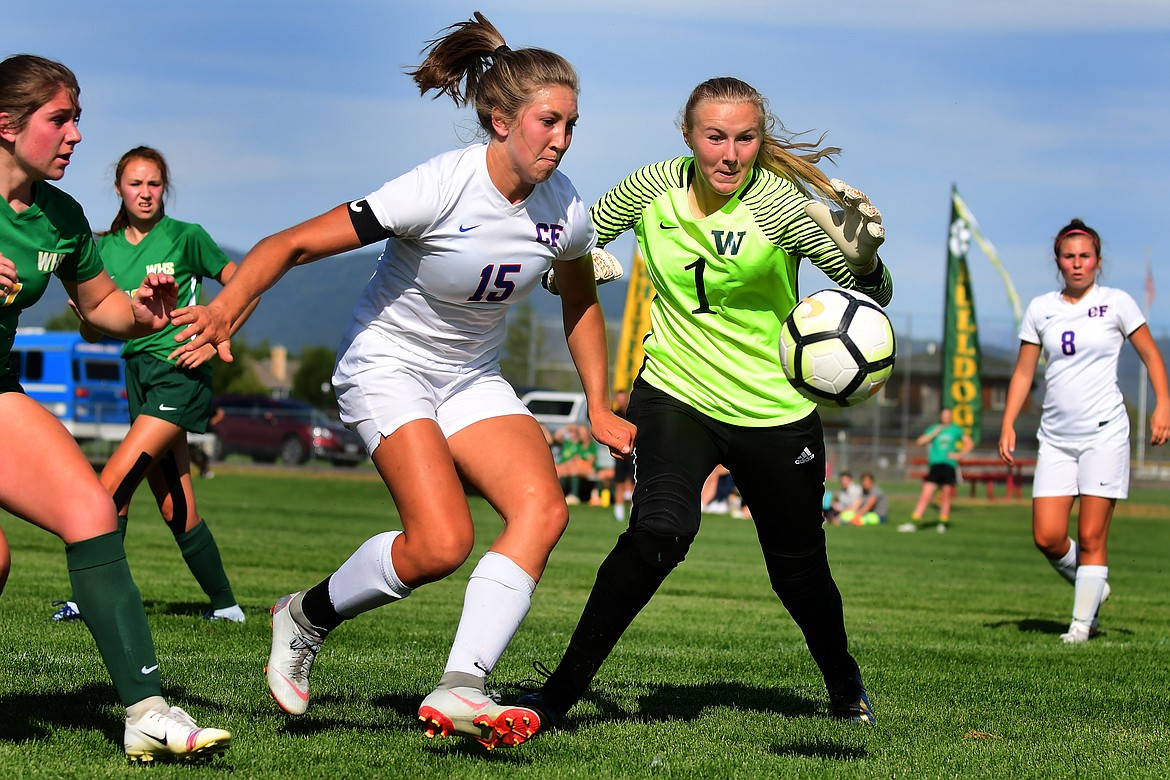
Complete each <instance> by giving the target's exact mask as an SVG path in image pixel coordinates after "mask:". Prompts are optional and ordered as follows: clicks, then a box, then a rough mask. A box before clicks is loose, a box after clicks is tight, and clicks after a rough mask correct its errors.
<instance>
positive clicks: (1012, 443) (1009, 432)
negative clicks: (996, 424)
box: [999, 428, 1016, 466]
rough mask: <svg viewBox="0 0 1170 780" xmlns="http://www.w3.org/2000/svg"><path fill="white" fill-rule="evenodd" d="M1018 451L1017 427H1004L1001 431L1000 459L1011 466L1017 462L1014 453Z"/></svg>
mask: <svg viewBox="0 0 1170 780" xmlns="http://www.w3.org/2000/svg"><path fill="white" fill-rule="evenodd" d="M1015 451H1016V429H1015V428H1004V429H1003V430H1001V431H1000V432H999V457H1000V459H1001V460H1002V461H1003V462H1004V463H1006V464H1008V465H1009V466H1011V465H1012V464H1013V463H1015V462H1016V461H1015V458H1013V457H1012V453H1013V452H1015Z"/></svg>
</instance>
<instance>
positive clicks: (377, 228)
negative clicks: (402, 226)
mask: <svg viewBox="0 0 1170 780" xmlns="http://www.w3.org/2000/svg"><path fill="white" fill-rule="evenodd" d="M348 211H349V221H350V222H352V223H353V229H354V232H355V233H357V237H358V241H361V242H362V246H368V245H370V244H374V243H377V242H378V241H385V240H386V239H388V238H393V237H394V234H393V233H392V232H391V231H390V230H388V229H387V228H386V226H385V225H383V224H382V223H381V222H379V221H378V218H377V217H376V216H374V210H373V209H372V208H370V204H369V203H366V199H365V198H362V199H361V200H355V201H353V202H352V203H350V204H349V209H348Z"/></svg>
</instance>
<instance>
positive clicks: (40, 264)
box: [37, 252, 65, 274]
mask: <svg viewBox="0 0 1170 780" xmlns="http://www.w3.org/2000/svg"><path fill="white" fill-rule="evenodd" d="M64 258H65V255H64V254H62V253H61V252H37V270H38V271H41V272H42V273H46V274H51V273H53V272H54V271H56V270H57V266H59V265H61V261H62V260H63V259H64Z"/></svg>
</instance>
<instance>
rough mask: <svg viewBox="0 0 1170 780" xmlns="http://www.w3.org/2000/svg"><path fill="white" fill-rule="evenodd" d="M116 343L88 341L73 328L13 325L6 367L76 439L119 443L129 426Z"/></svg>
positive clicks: (124, 389)
mask: <svg viewBox="0 0 1170 780" xmlns="http://www.w3.org/2000/svg"><path fill="white" fill-rule="evenodd" d="M121 351H122V342H120V341H116V340H114V339H109V340H103V341H99V342H97V343H96V344H90V343H88V342H86V341H85V339H83V338H81V334H79V333H77V332H76V331H46V330H44V329H43V328H17V330H16V339H15V341H14V342H13V345H12V356H11V361H12V368H13V369H15V370H16V371H17V372H18V373H19V375H20V384H21V386H22V387H24V391H25V392H26V393H28V395H29V397H30V398H33V399H35V400H37V401H39V402H40V403H41V405H42V406H44V407H45V408H46V409H48V410H49V411H50V412H52V413H53V414H54V415H56V416H57V419H59V420H60V421H61V423H62V424H63V425H64V426H65V427H66V428H67V429H68V430H69V432H70V433H71V434H73V437H74V438H75V439H77V440H78V441H85V440H91V439H94V440H100V441H121V440H122V439H123V438H125V436H126V432H127V431H128V430H129V429H130V406H129V403H128V402H127V400H126V376H125V368H124V363H123V361H122V358H121Z"/></svg>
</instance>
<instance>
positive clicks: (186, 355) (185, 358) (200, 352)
mask: <svg viewBox="0 0 1170 780" xmlns="http://www.w3.org/2000/svg"><path fill="white" fill-rule="evenodd" d="M217 354H218V351H217V350H216V348H215V347H214V346H212V345H211V344H204V345H203V346H202V347H199V348H198V349H194V350H191V351H190V352H183V353H181V354H180V355H179V356H178V357H177V358H175V365H176V366H178V367H179V368H186V369H191V368H197V367H199V366H201V365H203V364H204V363H206V362H207V361H209V360H211V359H212V358H213V357H215V356H216V355H217Z"/></svg>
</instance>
